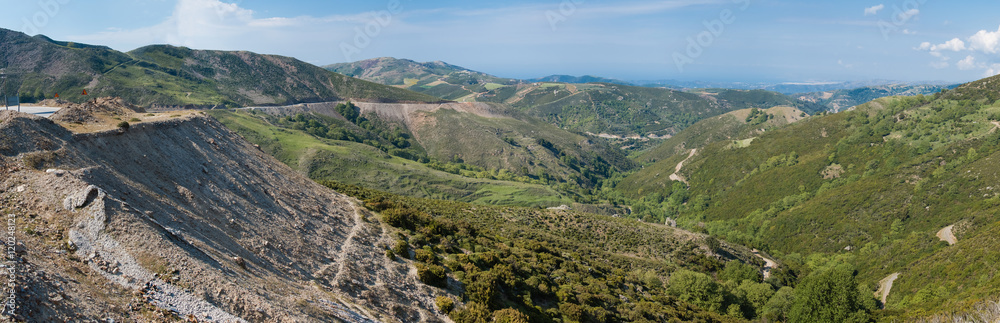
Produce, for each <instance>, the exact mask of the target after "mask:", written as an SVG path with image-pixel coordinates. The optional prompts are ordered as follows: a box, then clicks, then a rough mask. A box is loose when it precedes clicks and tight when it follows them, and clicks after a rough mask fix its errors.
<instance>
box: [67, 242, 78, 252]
mask: <svg viewBox="0 0 1000 323" xmlns="http://www.w3.org/2000/svg"><path fill="white" fill-rule="evenodd" d="M66 249H69V251H76V244H75V243H73V241H72V240H67V241H66Z"/></svg>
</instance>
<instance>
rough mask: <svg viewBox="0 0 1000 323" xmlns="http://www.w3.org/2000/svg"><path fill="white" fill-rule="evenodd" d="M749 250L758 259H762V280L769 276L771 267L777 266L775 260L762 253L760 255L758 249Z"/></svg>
mask: <svg viewBox="0 0 1000 323" xmlns="http://www.w3.org/2000/svg"><path fill="white" fill-rule="evenodd" d="M751 251H752V252H753V254H754V255H755V256H757V257H760V259H763V260H764V280H767V279H768V278H771V269H773V268H776V267H778V263H777V262H775V261H774V260H771V259H769V258H767V257H764V255H761V254H760V251H758V250H757V249H753V250H751Z"/></svg>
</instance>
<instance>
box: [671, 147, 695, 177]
mask: <svg viewBox="0 0 1000 323" xmlns="http://www.w3.org/2000/svg"><path fill="white" fill-rule="evenodd" d="M697 153H698V149H697V148H695V149H691V154H689V155H688V157H687V158H685V159H684V160H682V161H681V162H680V163H677V167H675V168H674V173H673V174H670V180H672V181H678V182H681V183H684V184H686V185H689V184H688V181H687V179H685V178H684V176H681V174H680V172H681V168H684V162H686V161H688V160H690V159H691V157H694V155H695V154H697Z"/></svg>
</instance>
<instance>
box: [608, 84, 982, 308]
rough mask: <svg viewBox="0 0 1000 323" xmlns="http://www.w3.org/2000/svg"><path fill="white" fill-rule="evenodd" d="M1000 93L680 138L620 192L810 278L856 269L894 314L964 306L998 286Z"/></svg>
mask: <svg viewBox="0 0 1000 323" xmlns="http://www.w3.org/2000/svg"><path fill="white" fill-rule="evenodd" d="M998 100H1000V76H997V77H991V78H987V79H983V80H980V81H976V82H972V83H968V84H964V85H961V86H959V87H957V88H955V89H953V90H946V91H942V92H939V93H937V94H934V95H928V96H919V95H918V96H915V97H888V98H881V99H878V100H875V101H872V102H869V103H865V104H862V105H859V106H858V107H857V108H856V109H854V110H852V111H846V112H841V113H836V114H824V115H821V116H813V117H808V118H805V119H804V120H801V121H798V122H795V123H791V124H788V125H785V126H778V127H776V128H773V129H770V130H766V129H765V130H766V131H763V132H761V131H754V132H751V133H741V132H736V131H733V132H731V133H733V135H732V137H729V136H718V135H716V136H715V137H714V139H709V140H707V141H704V139H701V140H697V141H693V142H689V144H690V145H691V147H695V145H697V146H699V148H698V149H697V150H696V151H694V150H693V149H689V148H688V147H681V146H680V145H678V144H677V143H673V147H675V148H672V149H668V150H667V151H668V153H665V154H663V155H662V156H661V157H658V158H651V159H650V160H658V161H657V162H656V163H653V164H650V165H646V166H645V167H644V169H643V170H642V171H640V172H638V173H635V174H633V175H631V176H628V177H626V178H624V179H623V180H622V181H620V182H619V184H618V185H617V187H618V188H619V189H621V191H622V192H623V193H624V194H628V195H631V196H633V197H637V198H635V199H634V200H632V201H633V209H635V210H642V209H648V210H655V211H656V212H661V213H659V214H656V213H655V212H653V213H650V214H651V217H652V218H653V219H651V220H654V221H655V220H657V219H656V217H657V216H659V217H660V218H659V219H660V220H662V219H663V218H665V217H670V218H671V219H672V220H676V221H677V222H678V223H679V224H680V225H681V226H682V227H687V228H704V230H705V231H706V232H709V233H710V234H712V235H713V236H717V237H719V238H720V239H725V240H726V241H731V242H737V243H741V244H745V245H748V246H752V247H756V248H758V249H761V250H766V251H768V252H769V253H770V254H772V255H774V256H775V257H776V259H778V260H779V261H780V262H782V263H783V264H784V265H787V266H789V268H792V269H793V270H795V271H797V272H798V273H799V275H800V277H807V278H806V280H807V279H808V277H809V276H810V274H809V273H815V272H826V271H828V270H853V271H854V272H855V275H854V276H855V279H857V281H858V284H859V285H860V286H866V287H862V288H863V290H864V291H865V292H868V293H875V292H876V290H877V289H881V292H880V295H882V296H883V297H884V298H882V302H883V303H884V304H883V306H884V307H885V308H886V311H885V312H883V315H885V317H884V318H883V319H884V320H886V321H891V320H902V319H915V318H920V317H927V316H931V315H934V314H935V313H941V312H947V311H952V310H954V309H958V308H962V310H960V311H968V310H972V305H971V304H977V303H978V304H989V303H986V302H992V301H995V296H996V295H997V294H998V293H1000V281H998V280H997V278H996V276H991V275H989V274H986V273H993V272H997V271H998V270H1000V268H998V266H997V262H993V261H987V260H985V259H1000V253H998V252H997V251H996V249H995V248H991V247H988V246H992V245H994V244H995V243H996V237H997V236H1000V227H998V226H997V224H998V222H997V219H996V214H998V212H1000V202H998V201H1000V200H998V195H1000V194H997V193H996V189H995V187H994V186H995V185H994V183H996V182H997V180H1000V173H998V172H997V169H996V167H994V165H996V161H997V159H998V158H1000V150H998V148H997V147H1000V146H998V143H1000V131H998V129H1000V108H998V105H997V101H998ZM779 120H780V118H779ZM703 122H709V121H703ZM698 128H700V127H697V126H696V127H691V128H689V129H687V130H685V131H692V132H694V131H697V129H698ZM707 129H708V130H709V131H711V128H707ZM721 129H722V128H720V130H721ZM677 137H681V135H678V136H677ZM685 137H688V138H692V139H694V138H706V137H705V136H696V135H695V134H690V135H685ZM740 139H753V140H740ZM654 174H656V175H659V177H658V178H657V179H655V180H651V178H653V175H654ZM668 174H675V175H676V177H675V178H677V179H678V180H674V181H671V180H669V179H667V175H668ZM680 180H683V182H682V181H680ZM685 182H686V184H685ZM623 203H624V202H623ZM638 215H641V214H637V216H638ZM946 240H947V242H946ZM835 268H841V269H835ZM962 273H965V274H962ZM893 279H894V284H890V285H887V286H882V287H881V288H877V287H878V286H879V285H882V284H885V282H886V281H893ZM804 281H805V280H800V282H804ZM880 282H881V283H880ZM888 286H891V289H888V288H889V287H888ZM984 306H985V305H984ZM983 308H986V307H983ZM952 313H954V312H952ZM982 313H984V315H986V313H989V312H987V310H984V312H982Z"/></svg>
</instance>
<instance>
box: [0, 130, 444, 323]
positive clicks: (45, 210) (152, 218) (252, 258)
mask: <svg viewBox="0 0 1000 323" xmlns="http://www.w3.org/2000/svg"><path fill="white" fill-rule="evenodd" d="M143 116H145V115H143ZM98 119H101V118H98ZM150 119H153V117H150ZM96 128H101V127H96ZM88 129H89V128H88ZM0 135H2V136H0V138H4V139H8V140H0V210H2V211H4V214H5V215H6V214H13V215H14V217H16V219H17V222H16V223H17V226H18V229H21V228H25V229H24V230H26V229H27V228H31V230H32V232H34V234H25V235H20V234H19V235H18V241H17V242H18V251H17V253H18V254H19V255H21V256H20V258H21V259H22V261H21V262H19V263H18V265H17V266H18V268H17V272H18V281H19V282H25V283H24V285H23V289H22V292H21V293H19V294H18V305H19V312H18V314H17V316H16V317H15V318H14V319H15V320H17V321H38V322H81V321H88V322H96V321H111V320H113V321H118V322H130V321H145V322H157V321H177V320H179V319H187V320H197V321H199V322H247V321H249V322H317V321H343V322H363V323H367V322H374V321H396V322H446V321H448V318H447V317H446V316H444V315H443V314H441V313H439V312H437V311H436V310H435V309H434V297H436V296H446V295H449V294H448V293H447V292H446V291H444V290H441V289H437V288H434V287H429V286H427V285H424V284H422V283H420V282H419V280H418V278H417V275H416V272H415V270H412V266H411V265H410V264H409V263H408V262H409V261H408V260H392V259H389V258H387V257H384V256H380V255H383V254H384V250H385V248H386V246H388V245H390V244H391V243H393V242H394V241H395V237H394V232H393V231H392V230H393V229H391V228H389V227H387V226H384V225H383V224H382V223H381V222H379V221H378V217H377V216H376V215H375V214H374V213H372V212H371V211H369V210H367V209H365V208H364V207H363V206H361V205H360V203H358V202H357V201H355V200H353V199H351V198H349V197H347V196H344V195H341V194H339V193H337V192H334V191H332V190H330V189H328V188H326V187H323V186H321V185H319V184H317V183H315V182H313V181H311V180H309V179H308V178H306V177H304V176H302V175H301V174H299V173H297V172H295V171H294V170H292V169H291V168H289V167H288V166H286V165H284V164H281V163H280V162H279V161H277V160H275V159H274V158H273V157H271V156H269V155H267V154H265V153H264V152H262V151H260V150H258V149H256V148H255V147H254V146H253V145H252V144H250V143H249V142H247V141H246V140H244V139H243V138H242V137H239V136H238V135H236V134H235V133H232V132H231V131H229V130H228V129H226V128H225V127H224V126H222V125H221V124H219V123H218V122H217V121H215V120H214V119H211V118H208V117H204V116H201V115H200V114H197V113H195V114H188V115H183V116H179V117H170V115H167V116H166V117H165V118H163V119H161V120H155V121H148V122H146V121H144V122H140V123H137V124H135V125H133V126H131V128H129V129H128V130H127V131H122V130H107V131H97V132H86V133H82V132H73V131H71V130H70V129H67V128H66V127H65V125H64V124H57V123H55V122H54V121H53V120H50V119H45V118H41V117H38V116H34V115H30V114H25V113H16V112H6V111H3V112H0ZM154 147H155V148H154ZM373 255H376V256H373ZM19 287H20V286H19Z"/></svg>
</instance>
